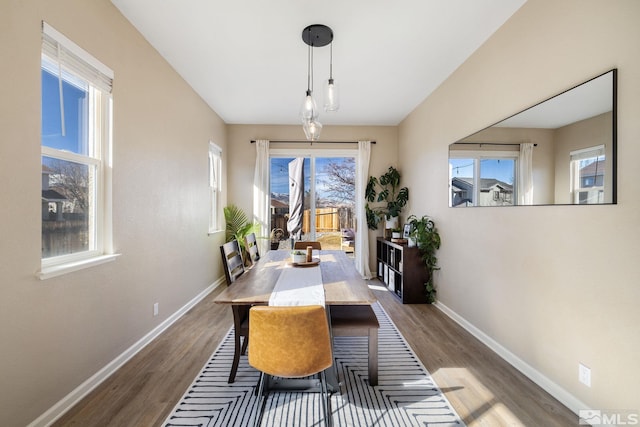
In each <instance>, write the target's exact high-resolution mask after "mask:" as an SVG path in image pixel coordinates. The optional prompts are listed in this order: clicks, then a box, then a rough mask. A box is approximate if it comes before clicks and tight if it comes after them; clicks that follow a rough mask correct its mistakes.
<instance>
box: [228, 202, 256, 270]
mask: <svg viewBox="0 0 640 427" xmlns="http://www.w3.org/2000/svg"><path fill="white" fill-rule="evenodd" d="M223 211H224V220H225V222H226V227H225V242H230V241H232V240H234V239H235V240H237V241H238V245H239V246H240V251H241V252H242V256H243V258H244V259H245V260H247V256H248V254H247V248H246V247H245V246H246V244H245V241H244V238H245V237H246V236H247V235H248V234H251V233H257V232H258V231H259V230H260V224H258V223H257V222H249V218H248V217H247V214H245V213H244V211H243V210H242V209H240V208H239V207H238V206H236V205H233V204H232V205H229V206H225V207H224V209H223Z"/></svg>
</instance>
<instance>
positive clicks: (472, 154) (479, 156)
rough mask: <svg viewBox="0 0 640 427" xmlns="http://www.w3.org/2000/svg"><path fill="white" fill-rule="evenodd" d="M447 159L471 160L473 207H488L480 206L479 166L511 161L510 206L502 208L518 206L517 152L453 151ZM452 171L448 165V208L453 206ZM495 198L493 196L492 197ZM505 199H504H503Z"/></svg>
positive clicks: (480, 169)
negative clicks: (498, 161) (488, 161)
mask: <svg viewBox="0 0 640 427" xmlns="http://www.w3.org/2000/svg"><path fill="white" fill-rule="evenodd" d="M449 157H450V158H451V159H469V160H473V194H472V204H471V206H474V207H490V206H485V205H480V204H479V203H480V193H481V186H480V179H481V173H482V168H481V164H482V161H483V160H494V159H495V160H500V159H506V160H513V168H514V177H513V178H514V179H513V184H511V186H512V188H513V192H512V195H511V199H512V204H511V205H504V206H517V205H518V167H519V166H518V164H519V162H520V158H519V152H518V151H499V150H486V151H481V150H455V151H451V152H450V153H449ZM453 178H454V176H453V170H452V167H451V164H449V207H454V206H453V194H452V180H453ZM493 197H495V196H493ZM503 199H506V198H503Z"/></svg>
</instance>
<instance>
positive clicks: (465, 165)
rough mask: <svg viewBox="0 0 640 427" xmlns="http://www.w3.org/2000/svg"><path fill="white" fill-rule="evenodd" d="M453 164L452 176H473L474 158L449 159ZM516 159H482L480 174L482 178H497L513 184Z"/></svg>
mask: <svg viewBox="0 0 640 427" xmlns="http://www.w3.org/2000/svg"><path fill="white" fill-rule="evenodd" d="M449 163H450V164H451V166H452V170H451V174H452V178H455V177H459V178H471V177H472V176H473V159H449ZM514 173H515V171H514V161H513V160H512V159H482V163H481V165H480V174H481V177H482V178H496V179H499V180H500V181H502V182H506V183H507V184H513V178H514Z"/></svg>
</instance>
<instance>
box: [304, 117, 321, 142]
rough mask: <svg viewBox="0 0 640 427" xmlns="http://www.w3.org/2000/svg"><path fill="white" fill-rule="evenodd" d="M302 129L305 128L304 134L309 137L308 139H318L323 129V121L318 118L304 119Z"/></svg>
mask: <svg viewBox="0 0 640 427" xmlns="http://www.w3.org/2000/svg"><path fill="white" fill-rule="evenodd" d="M302 129H303V130H304V135H305V136H306V137H307V141H317V140H318V138H320V132H321V131H322V123H320V122H319V121H317V120H304V121H303V122H302Z"/></svg>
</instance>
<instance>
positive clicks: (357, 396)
mask: <svg viewBox="0 0 640 427" xmlns="http://www.w3.org/2000/svg"><path fill="white" fill-rule="evenodd" d="M373 308H374V310H375V312H376V315H377V316H378V320H379V322H380V332H379V342H378V358H379V361H378V363H379V368H378V369H379V371H378V385H377V386H375V387H370V386H369V384H368V381H367V377H368V375H367V339H366V338H365V337H336V338H335V346H334V356H335V360H336V368H337V370H338V378H339V381H340V383H341V384H342V393H341V394H337V393H334V394H333V395H332V396H331V411H332V417H333V425H334V426H381V427H387V426H388V427H397V426H433V425H437V426H464V423H463V421H462V420H461V419H460V417H459V416H458V414H456V412H455V411H454V410H453V408H452V407H451V405H450V403H449V401H448V400H447V399H446V397H445V396H444V394H443V393H442V392H441V391H440V389H439V388H438V386H437V385H436V384H435V382H434V381H433V379H432V378H431V376H430V375H429V373H428V372H427V370H426V369H425V368H424V366H423V365H422V363H421V362H420V360H418V358H417V357H416V355H415V354H414V353H413V350H412V349H411V348H410V347H409V345H408V344H407V343H406V341H405V340H404V338H403V337H402V335H401V334H400V332H398V329H397V328H396V327H395V325H394V324H393V322H391V320H390V319H389V317H388V316H387V314H386V313H385V312H384V310H383V308H382V307H381V306H380V305H379V304H378V303H376V304H374V305H373ZM232 359H233V330H230V331H229V333H228V334H227V336H226V337H225V339H224V340H223V341H222V343H221V344H220V346H219V347H218V349H217V350H216V351H215V352H214V353H213V355H212V356H211V359H210V360H209V361H208V362H207V364H206V365H205V367H204V368H203V369H202V371H201V372H200V374H199V375H198V376H197V377H196V379H195V380H194V382H193V384H192V385H191V386H190V387H189V390H188V391H187V392H186V394H185V395H184V396H183V397H182V399H180V401H179V402H178V404H177V405H176V407H175V408H174V410H173V412H172V413H171V415H170V416H169V417H168V418H167V419H166V420H165V422H164V424H163V425H164V426H165V427H172V426H206V427H213V426H234V427H235V426H250V425H253V417H252V414H253V411H254V405H255V400H256V396H255V395H254V388H255V386H256V383H257V381H258V377H259V373H258V371H256V370H255V369H253V368H252V367H251V366H249V365H248V363H247V358H246V357H244V356H243V357H242V358H241V360H240V367H239V368H238V374H237V376H236V381H235V382H234V383H233V384H228V383H227V378H228V375H229V368H230V367H231V361H232ZM319 396H320V395H319V394H316V393H290V392H275V393H271V394H270V395H269V400H268V401H267V406H266V409H265V414H264V417H263V419H262V425H263V426H274V427H281V426H322V425H324V423H323V421H322V405H321V403H320V400H319Z"/></svg>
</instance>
